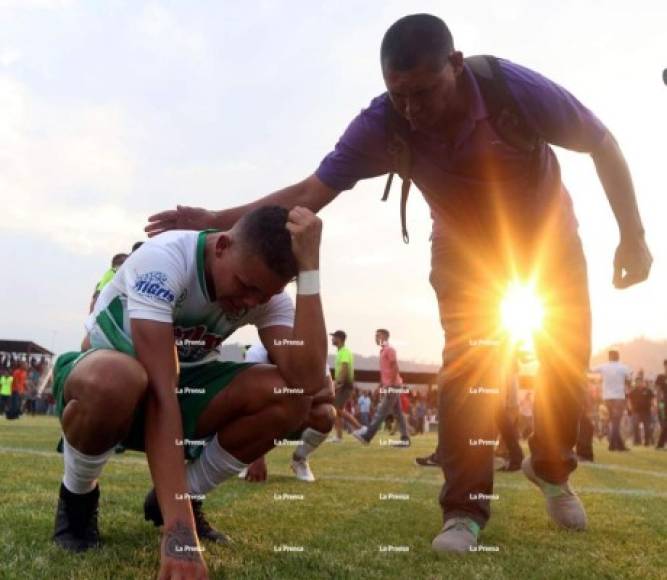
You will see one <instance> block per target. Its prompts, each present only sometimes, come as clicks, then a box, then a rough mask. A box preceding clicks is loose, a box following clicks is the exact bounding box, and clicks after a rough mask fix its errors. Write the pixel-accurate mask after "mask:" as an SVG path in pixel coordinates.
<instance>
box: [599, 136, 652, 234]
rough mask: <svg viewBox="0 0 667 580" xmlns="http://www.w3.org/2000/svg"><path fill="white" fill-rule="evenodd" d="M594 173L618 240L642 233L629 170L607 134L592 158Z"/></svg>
mask: <svg viewBox="0 0 667 580" xmlns="http://www.w3.org/2000/svg"><path fill="white" fill-rule="evenodd" d="M592 157H593V162H594V163H595V169H596V170H597V173H598V177H599V178H600V183H601V184H602V187H603V188H604V191H605V194H606V196H607V199H608V200H609V205H610V206H611V209H612V211H613V212H614V217H615V218H616V222H617V223H618V227H619V230H620V233H621V238H622V239H623V238H632V237H636V236H641V235H643V233H644V228H643V226H642V221H641V217H640V215H639V208H638V207H637V199H636V196H635V189H634V185H633V183H632V177H631V175H630V169H629V168H628V165H627V163H626V161H625V157H624V156H623V153H622V151H621V149H620V147H619V146H618V143H617V142H616V140H615V139H614V137H613V136H612V135H611V133H608V134H607V136H606V137H605V138H604V140H603V142H602V144H601V145H600V147H598V149H597V150H596V151H595V152H594V153H593V154H592Z"/></svg>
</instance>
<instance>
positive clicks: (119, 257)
mask: <svg viewBox="0 0 667 580" xmlns="http://www.w3.org/2000/svg"><path fill="white" fill-rule="evenodd" d="M126 258H127V254H116V255H115V256H114V257H113V258H111V267H112V268H113V267H114V266H119V265H120V264H122V263H123V262H124V261H125V259H126Z"/></svg>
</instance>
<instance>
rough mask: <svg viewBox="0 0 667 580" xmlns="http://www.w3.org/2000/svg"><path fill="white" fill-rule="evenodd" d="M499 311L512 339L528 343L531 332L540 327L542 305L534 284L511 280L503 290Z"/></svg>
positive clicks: (531, 335)
mask: <svg viewBox="0 0 667 580" xmlns="http://www.w3.org/2000/svg"><path fill="white" fill-rule="evenodd" d="M500 313H501V320H502V324H503V327H504V329H505V330H506V331H507V332H508V333H509V335H510V336H511V338H512V340H513V341H514V342H524V343H527V344H530V343H532V337H533V333H534V332H535V331H537V330H539V329H540V328H541V327H542V319H543V318H544V306H543V304H542V301H541V300H540V297H539V296H538V295H537V292H536V291H535V288H534V286H531V285H529V284H522V283H519V282H513V283H511V284H510V285H509V286H508V288H507V291H506V292H505V296H504V297H503V300H502V303H501V306H500Z"/></svg>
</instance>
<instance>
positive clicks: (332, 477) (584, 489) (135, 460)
mask: <svg viewBox="0 0 667 580" xmlns="http://www.w3.org/2000/svg"><path fill="white" fill-rule="evenodd" d="M0 453H6V454H8V455H37V456H40V457H49V458H52V459H60V458H62V455H61V454H60V453H57V452H56V451H44V450H43V449H29V448H23V447H3V446H0ZM110 461H112V462H113V463H122V464H128V465H140V466H147V465H148V464H147V463H146V460H145V459H142V458H139V457H118V456H112V457H111V459H110ZM584 465H585V466H586V467H596V468H599V469H610V470H614V471H625V472H628V473H635V474H642V475H649V476H655V477H665V476H666V474H665V473H663V472H659V471H647V470H644V469H635V468H632V467H624V466H621V465H596V464H590V463H586V464H584ZM422 469H423V468H422ZM433 472H436V473H437V471H436V470H435V469H433ZM273 473H276V472H275V471H274V472H273ZM276 474H277V475H280V476H285V475H287V473H280V472H278V473H276ZM318 479H319V480H323V481H347V482H355V481H357V482H366V483H370V482H377V483H396V484H401V485H405V484H412V483H417V484H422V485H432V486H437V487H440V486H441V485H442V481H441V480H440V479H430V478H423V479H418V478H407V479H406V478H400V477H370V476H366V475H343V474H329V475H320V476H318ZM494 488H500V489H516V490H532V489H535V486H533V485H532V484H528V483H525V484H516V483H506V482H499V481H497V482H495V483H494ZM576 491H577V492H579V493H592V494H609V495H625V496H635V497H657V498H667V492H657V491H652V490H648V489H637V488H632V487H630V488H618V487H590V486H581V487H579V486H577V487H576Z"/></svg>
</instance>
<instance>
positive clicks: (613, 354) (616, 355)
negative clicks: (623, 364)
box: [609, 349, 621, 360]
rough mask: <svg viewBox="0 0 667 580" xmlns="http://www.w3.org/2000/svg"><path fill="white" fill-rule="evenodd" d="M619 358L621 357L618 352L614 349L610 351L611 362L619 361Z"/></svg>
mask: <svg viewBox="0 0 667 580" xmlns="http://www.w3.org/2000/svg"><path fill="white" fill-rule="evenodd" d="M619 358H621V355H620V354H619V352H618V351H617V350H614V349H612V350H610V351H609V360H618V359H619Z"/></svg>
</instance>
